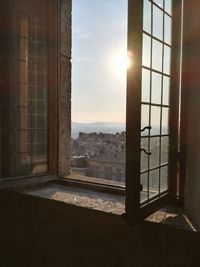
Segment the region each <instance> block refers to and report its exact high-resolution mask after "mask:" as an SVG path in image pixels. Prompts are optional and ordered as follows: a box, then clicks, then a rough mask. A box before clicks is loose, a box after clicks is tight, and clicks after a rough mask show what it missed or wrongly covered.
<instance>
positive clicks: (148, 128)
mask: <svg viewBox="0 0 200 267" xmlns="http://www.w3.org/2000/svg"><path fill="white" fill-rule="evenodd" d="M151 129H152V128H151V126H146V127H144V128H143V129H142V130H140V131H141V132H144V131H145V130H151Z"/></svg>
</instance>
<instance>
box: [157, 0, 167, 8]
mask: <svg viewBox="0 0 200 267" xmlns="http://www.w3.org/2000/svg"><path fill="white" fill-rule="evenodd" d="M166 1H168V0H166ZM154 2H155V3H156V4H157V5H159V6H160V7H162V8H163V0H154Z"/></svg>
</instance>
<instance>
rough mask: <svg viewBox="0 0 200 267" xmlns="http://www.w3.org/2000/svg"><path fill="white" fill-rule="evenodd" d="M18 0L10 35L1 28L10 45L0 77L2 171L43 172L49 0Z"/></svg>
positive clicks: (6, 173) (13, 173)
mask: <svg viewBox="0 0 200 267" xmlns="http://www.w3.org/2000/svg"><path fill="white" fill-rule="evenodd" d="M22 2H23V3H22ZM22 2H21V1H17V0H15V1H13V2H12V5H13V7H12V9H13V12H12V18H11V17H9V25H11V28H10V30H9V31H7V33H8V32H9V33H10V35H9V38H6V37H5V36H4V35H2V33H0V35H1V36H0V37H1V40H3V42H7V43H6V46H7V47H9V49H6V50H5V51H4V52H5V53H4V54H3V55H2V58H3V59H2V61H3V60H4V61H5V62H6V61H7V62H8V64H7V66H6V65H5V68H4V73H2V72H1V73H2V77H1V82H0V176H3V177H5V176H20V175H28V174H31V173H41V172H47V106H48V105H47V85H48V83H47V81H48V80H47V67H48V65H47V62H48V56H47V48H48V43H47V33H48V24H47V21H48V12H47V11H48V1H47V0H44V1H42V2H41V1H39V0H34V1H28V0H25V1H22ZM0 10H1V3H0ZM30 10H31V12H30ZM10 22H11V23H10ZM2 61H1V63H2Z"/></svg>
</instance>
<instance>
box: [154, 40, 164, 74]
mask: <svg viewBox="0 0 200 267" xmlns="http://www.w3.org/2000/svg"><path fill="white" fill-rule="evenodd" d="M152 68H153V69H155V70H158V71H162V43H160V42H158V41H156V40H153V52H152Z"/></svg>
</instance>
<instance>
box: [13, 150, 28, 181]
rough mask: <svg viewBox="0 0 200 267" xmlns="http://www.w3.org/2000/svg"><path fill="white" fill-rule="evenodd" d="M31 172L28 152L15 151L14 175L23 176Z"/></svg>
mask: <svg viewBox="0 0 200 267" xmlns="http://www.w3.org/2000/svg"><path fill="white" fill-rule="evenodd" d="M27 173H32V164H31V156H30V154H29V153H17V154H16V155H15V175H16V176H23V175H27Z"/></svg>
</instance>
